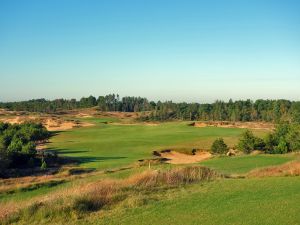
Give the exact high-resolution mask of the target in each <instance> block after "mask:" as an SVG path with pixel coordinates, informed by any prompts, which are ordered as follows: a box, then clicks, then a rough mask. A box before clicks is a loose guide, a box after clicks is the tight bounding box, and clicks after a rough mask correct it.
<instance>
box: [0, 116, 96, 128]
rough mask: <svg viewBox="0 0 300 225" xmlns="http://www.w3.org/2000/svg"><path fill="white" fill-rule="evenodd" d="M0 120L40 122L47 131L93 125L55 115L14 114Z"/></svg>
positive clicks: (6, 121) (13, 122)
mask: <svg viewBox="0 0 300 225" xmlns="http://www.w3.org/2000/svg"><path fill="white" fill-rule="evenodd" d="M0 122H5V123H11V124H20V123H24V122H37V123H42V124H43V125H44V126H45V127H46V128H47V130H49V131H63V130H69V129H72V128H75V127H87V126H93V125H94V124H92V123H87V122H81V121H77V120H65V119H62V118H59V117H57V116H15V117H9V118H6V117H4V118H0Z"/></svg>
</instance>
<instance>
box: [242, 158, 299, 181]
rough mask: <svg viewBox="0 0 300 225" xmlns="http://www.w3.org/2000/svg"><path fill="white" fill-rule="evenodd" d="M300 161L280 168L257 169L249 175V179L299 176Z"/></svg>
mask: <svg viewBox="0 0 300 225" xmlns="http://www.w3.org/2000/svg"><path fill="white" fill-rule="evenodd" d="M299 175H300V161H292V162H288V163H285V164H283V165H279V166H271V167H267V168H262V169H255V170H252V171H250V172H249V173H248V176H249V177H274V176H299Z"/></svg>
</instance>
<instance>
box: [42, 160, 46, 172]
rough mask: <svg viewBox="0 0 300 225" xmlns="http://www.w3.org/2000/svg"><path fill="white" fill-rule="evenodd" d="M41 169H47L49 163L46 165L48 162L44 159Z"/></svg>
mask: <svg viewBox="0 0 300 225" xmlns="http://www.w3.org/2000/svg"><path fill="white" fill-rule="evenodd" d="M41 169H42V170H45V169H47V163H46V161H45V160H44V159H42V164H41Z"/></svg>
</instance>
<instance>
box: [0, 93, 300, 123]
mask: <svg viewBox="0 0 300 225" xmlns="http://www.w3.org/2000/svg"><path fill="white" fill-rule="evenodd" d="M95 106H98V108H99V110H101V111H120V112H144V111H149V112H150V113H145V114H144V116H143V117H142V118H141V119H142V120H157V121H160V120H161V121H164V120H172V119H179V120H219V121H222V120H227V121H269V122H280V121H288V122H300V101H289V100H256V101H251V100H245V101H242V100H240V101H232V100H229V101H228V102H224V101H216V102H214V103H212V104H200V103H185V102H183V103H174V102H172V101H166V102H161V101H158V102H153V101H148V100H147V99H146V98H141V97H123V98H120V96H119V95H115V94H110V95H106V96H99V97H98V98H96V97H94V96H89V97H83V98H81V99H80V100H79V101H78V100H76V99H71V100H66V99H56V100H52V101H50V100H45V99H36V100H29V101H21V102H5V103H0V108H6V109H9V110H15V111H30V112H47V113H53V112H57V111H59V110H69V109H78V108H88V107H95Z"/></svg>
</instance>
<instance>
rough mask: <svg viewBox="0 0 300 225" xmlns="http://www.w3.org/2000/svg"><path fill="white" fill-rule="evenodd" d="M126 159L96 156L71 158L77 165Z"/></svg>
mask: <svg viewBox="0 0 300 225" xmlns="http://www.w3.org/2000/svg"><path fill="white" fill-rule="evenodd" d="M125 158H127V157H121V156H116V157H113V156H109V157H98V156H81V157H76V158H73V159H74V160H76V161H78V162H79V163H90V162H103V161H106V160H112V159H125Z"/></svg>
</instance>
